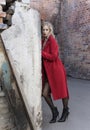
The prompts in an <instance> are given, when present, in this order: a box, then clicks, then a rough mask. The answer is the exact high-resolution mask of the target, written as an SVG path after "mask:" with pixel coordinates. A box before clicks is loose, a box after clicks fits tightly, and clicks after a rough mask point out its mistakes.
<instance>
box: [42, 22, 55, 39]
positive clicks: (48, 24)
mask: <svg viewBox="0 0 90 130" xmlns="http://www.w3.org/2000/svg"><path fill="white" fill-rule="evenodd" d="M44 26H48V28H49V29H50V34H52V35H53V36H54V37H55V35H54V31H53V25H52V24H51V23H50V22H47V21H43V22H42V28H43V27H44Z"/></svg>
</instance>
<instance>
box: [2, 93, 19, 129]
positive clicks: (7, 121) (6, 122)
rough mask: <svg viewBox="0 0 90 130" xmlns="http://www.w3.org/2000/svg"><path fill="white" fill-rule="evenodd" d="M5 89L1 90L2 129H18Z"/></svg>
mask: <svg viewBox="0 0 90 130" xmlns="http://www.w3.org/2000/svg"><path fill="white" fill-rule="evenodd" d="M13 117H14V116H13V113H12V112H11V111H10V109H9V106H8V102H7V99H6V97H5V94H4V92H3V91H0V130H17V128H16V126H15V123H14V118H13Z"/></svg>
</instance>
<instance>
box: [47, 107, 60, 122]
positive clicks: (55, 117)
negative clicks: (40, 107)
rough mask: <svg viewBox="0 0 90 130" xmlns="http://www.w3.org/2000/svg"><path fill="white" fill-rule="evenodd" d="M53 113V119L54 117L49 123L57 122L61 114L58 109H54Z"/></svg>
mask: <svg viewBox="0 0 90 130" xmlns="http://www.w3.org/2000/svg"><path fill="white" fill-rule="evenodd" d="M52 112H53V117H52V119H51V120H50V122H49V123H55V122H56V120H57V117H58V116H59V112H58V110H57V108H56V107H55V108H54V109H53V111H52Z"/></svg>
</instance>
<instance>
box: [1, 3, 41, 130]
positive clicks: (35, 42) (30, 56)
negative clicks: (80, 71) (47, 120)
mask: <svg viewBox="0 0 90 130" xmlns="http://www.w3.org/2000/svg"><path fill="white" fill-rule="evenodd" d="M1 36H2V39H3V43H4V46H5V49H6V52H7V55H8V57H9V60H10V63H11V66H12V68H13V72H14V75H15V77H16V80H17V83H18V87H19V90H20V92H21V95H22V98H23V100H24V103H25V106H26V108H27V111H28V115H29V117H30V119H31V122H32V125H33V127H34V130H41V124H42V110H41V88H42V86H41V52H40V51H41V44H40V43H41V24H40V15H39V13H38V11H36V10H33V9H28V7H27V5H26V4H22V3H19V2H16V4H15V13H14V15H13V18H12V26H11V27H10V28H9V29H7V30H5V31H3V32H2V34H1Z"/></svg>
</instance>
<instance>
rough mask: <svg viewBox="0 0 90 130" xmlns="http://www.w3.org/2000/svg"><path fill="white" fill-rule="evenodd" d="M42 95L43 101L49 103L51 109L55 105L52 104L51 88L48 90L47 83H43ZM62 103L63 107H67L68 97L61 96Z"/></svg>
mask: <svg viewBox="0 0 90 130" xmlns="http://www.w3.org/2000/svg"><path fill="white" fill-rule="evenodd" d="M42 95H43V97H44V98H45V101H46V102H47V104H48V105H49V107H50V109H51V110H52V111H53V109H54V108H55V106H54V104H53V101H52V98H51V90H50V87H49V84H48V83H46V84H45V87H44V89H43V91H42ZM62 103H63V108H67V107H68V98H63V99H62Z"/></svg>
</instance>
